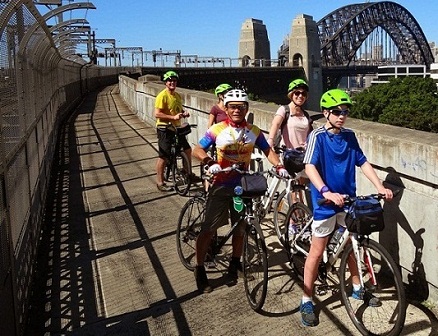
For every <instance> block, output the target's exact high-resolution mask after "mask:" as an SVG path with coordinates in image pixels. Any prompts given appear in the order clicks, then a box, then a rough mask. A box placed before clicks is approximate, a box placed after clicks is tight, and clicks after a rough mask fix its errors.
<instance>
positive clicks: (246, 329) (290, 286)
mask: <svg viewBox="0 0 438 336" xmlns="http://www.w3.org/2000/svg"><path fill="white" fill-rule="evenodd" d="M156 157H157V151H156V133H155V128H154V127H150V126H148V125H145V124H144V123H143V122H142V121H140V120H139V119H138V118H137V117H136V116H135V115H134V114H132V113H131V111H130V110H129V108H128V107H127V106H126V105H125V104H124V103H123V101H122V99H121V98H120V96H119V94H118V91H117V86H111V87H107V88H104V89H103V90H102V91H100V92H95V93H91V94H89V95H88V96H87V97H86V99H85V100H84V102H83V103H82V104H81V106H80V107H79V108H78V109H77V111H76V112H75V113H74V114H73V115H72V116H71V117H70V119H69V120H67V121H66V123H65V127H64V128H63V129H62V130H61V133H60V141H59V148H58V150H57V157H55V161H54V170H53V175H52V182H51V190H52V191H53V192H51V193H50V195H49V196H48V199H47V212H46V214H47V215H46V219H45V227H44V232H43V238H42V241H41V244H40V254H39V259H38V264H37V265H36V267H37V278H36V284H35V288H34V291H33V292H34V295H33V297H32V298H31V302H32V307H31V311H30V312H29V316H30V321H29V324H28V328H27V332H26V334H27V335H200V336H205V335H254V336H257V335H262V336H266V335H325V336H329V335H336V336H338V335H358V333H357V332H356V330H355V329H354V327H353V325H352V323H351V321H350V320H349V318H348V316H347V314H346V311H345V309H344V308H343V306H342V305H341V303H340V301H339V299H338V298H336V297H333V296H326V297H319V298H318V299H319V301H317V303H318V308H319V309H320V321H321V322H320V324H319V326H318V327H315V328H304V327H302V326H301V323H300V315H299V313H298V304H299V300H300V298H301V295H302V283H301V281H299V280H298V279H297V278H295V276H294V275H293V273H292V272H290V270H289V268H288V267H287V264H286V263H285V254H284V253H283V251H282V249H281V248H280V245H279V244H278V242H277V241H276V240H275V239H273V238H271V239H269V262H270V273H269V275H270V282H269V287H268V297H267V300H266V303H265V306H264V307H263V311H262V312H261V313H260V314H259V313H255V312H254V311H252V310H251V308H250V307H249V305H248V303H247V301H246V297H245V294H244V288H243V283H242V282H241V281H239V282H238V284H237V285H235V286H232V287H228V286H227V285H225V282H224V277H223V275H224V274H225V269H226V263H225V264H221V263H220V264H219V265H218V267H217V268H216V269H213V270H210V272H209V277H210V278H211V279H212V283H213V285H214V287H215V289H214V291H213V292H212V293H210V294H204V295H199V294H198V293H197V292H196V286H195V281H194V278H193V274H192V272H190V271H188V270H187V269H185V268H184V267H183V265H182V264H181V262H180V261H179V258H178V254H177V251H176V244H175V229H176V223H177V219H178V215H179V212H180V209H181V207H182V205H183V204H184V203H185V202H186V201H187V198H186V197H181V196H178V195H176V194H175V193H161V192H159V191H158V190H157V189H156V187H155V162H156ZM194 164H196V163H194ZM271 224H272V223H270V222H269V220H266V223H265V226H264V229H265V230H266V235H272V234H273V231H272V229H273V228H272V225H271ZM402 335H438V323H437V320H436V318H435V316H434V315H433V313H432V312H430V311H428V310H427V309H425V308H423V307H422V306H421V305H418V304H414V303H411V304H410V305H409V306H408V312H407V319H406V326H405V328H404V331H403V333H402Z"/></svg>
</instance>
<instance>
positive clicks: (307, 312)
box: [300, 301, 319, 327]
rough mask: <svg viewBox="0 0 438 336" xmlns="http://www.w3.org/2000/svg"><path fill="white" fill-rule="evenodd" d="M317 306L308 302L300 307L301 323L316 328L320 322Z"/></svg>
mask: <svg viewBox="0 0 438 336" xmlns="http://www.w3.org/2000/svg"><path fill="white" fill-rule="evenodd" d="M314 310H315V306H314V305H313V303H312V302H310V301H308V302H306V303H301V305H300V313H301V322H302V323H303V325H304V326H306V327H314V326H316V325H317V324H318V323H319V321H318V318H317V317H316V315H315V312H314Z"/></svg>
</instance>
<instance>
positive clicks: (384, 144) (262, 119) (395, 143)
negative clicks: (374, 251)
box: [119, 76, 438, 302]
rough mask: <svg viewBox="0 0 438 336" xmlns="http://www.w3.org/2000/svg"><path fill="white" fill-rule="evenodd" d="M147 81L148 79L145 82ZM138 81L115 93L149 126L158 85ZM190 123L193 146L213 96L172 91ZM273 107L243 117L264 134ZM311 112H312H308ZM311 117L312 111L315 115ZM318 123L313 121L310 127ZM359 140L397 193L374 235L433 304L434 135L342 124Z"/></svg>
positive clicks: (368, 187) (436, 296)
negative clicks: (383, 228)
mask: <svg viewBox="0 0 438 336" xmlns="http://www.w3.org/2000/svg"><path fill="white" fill-rule="evenodd" d="M149 79H150V78H149ZM144 80H145V78H144V77H143V78H140V79H139V80H138V81H137V80H133V79H130V78H127V77H125V76H120V77H119V85H120V93H121V95H122V97H123V99H124V100H125V101H126V103H127V104H128V105H129V106H130V107H131V109H132V110H133V111H134V112H135V113H137V115H138V116H139V117H140V118H141V119H142V120H144V121H145V122H146V123H147V124H150V125H153V124H154V123H155V117H154V101H155V96H156V95H157V94H158V92H160V91H161V90H162V89H163V88H164V86H163V83H161V82H159V79H158V78H156V80H157V81H144ZM178 92H179V93H180V94H181V96H182V98H183V102H184V105H185V109H186V110H187V111H189V112H190V113H191V117H190V119H189V122H190V123H196V124H198V129H196V130H194V132H192V133H191V134H190V135H189V142H191V143H193V144H195V143H197V141H198V139H199V137H200V136H201V135H202V134H203V133H204V132H205V130H206V126H207V120H208V112H209V111H210V108H211V106H212V105H213V104H215V103H216V97H215V96H214V95H213V94H209V93H205V92H199V91H193V90H187V89H182V88H178ZM276 110H277V106H276V105H275V104H266V103H259V102H251V103H250V113H252V114H253V115H252V116H251V115H249V118H251V117H253V118H254V124H256V125H258V126H259V127H260V128H262V129H263V130H269V127H270V124H271V121H272V118H273V114H274V112H275V111H276ZM311 113H312V112H311ZM315 113H316V112H315ZM322 123H324V120H323V119H320V120H317V121H316V122H315V126H319V125H321V124H322ZM346 126H347V127H348V128H351V129H353V130H354V131H355V132H356V135H357V137H358V139H359V143H360V144H361V146H362V149H363V150H364V152H365V154H366V155H367V157H368V160H369V161H370V162H371V163H372V164H373V165H374V167H375V168H376V171H377V173H378V175H379V177H380V178H381V179H382V180H383V181H385V184H387V185H388V186H389V187H390V188H392V189H400V190H401V192H400V194H399V195H398V196H397V197H396V198H395V199H394V200H393V201H392V202H388V203H386V204H385V205H384V209H385V222H386V228H385V230H384V231H382V232H380V233H375V234H374V235H373V238H375V239H376V240H379V241H380V242H381V243H382V244H383V245H384V246H385V247H386V248H387V249H388V251H389V252H390V254H391V255H392V256H393V257H394V259H395V260H396V262H397V263H398V264H399V265H400V266H401V269H402V273H403V278H404V281H405V283H406V284H407V286H408V289H409V290H412V291H413V293H414V294H416V295H417V296H418V297H419V299H421V300H426V299H428V300H431V301H432V302H437V301H438V268H437V267H436V266H435V262H434V258H435V256H436V255H435V253H437V249H438V243H437V238H438V234H437V233H438V229H437V228H436V220H437V218H438V206H437V205H438V202H437V200H438V191H437V185H438V134H432V133H426V132H420V131H414V130H410V129H406V128H401V127H395V126H389V125H383V124H378V123H373V122H367V121H363V120H357V119H353V118H351V119H349V120H348V121H347V125H346ZM371 192H375V190H374V187H373V186H372V184H371V183H370V182H369V181H368V180H367V179H366V178H365V177H364V176H363V175H362V174H361V173H360V170H359V173H358V194H365V193H371Z"/></svg>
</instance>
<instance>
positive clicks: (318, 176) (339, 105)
mask: <svg viewBox="0 0 438 336" xmlns="http://www.w3.org/2000/svg"><path fill="white" fill-rule="evenodd" d="M320 105H321V110H322V112H323V114H324V116H325V118H326V120H327V122H326V123H325V125H324V126H322V127H319V128H317V129H315V130H313V131H312V133H311V134H310V135H309V138H308V141H307V151H306V155H305V157H304V163H305V166H306V174H307V176H308V177H309V179H310V181H311V194H312V204H313V217H314V221H313V224H312V244H311V245H310V251H309V255H308V257H307V259H306V263H305V265H304V294H303V298H302V301H301V305H300V312H301V318H302V323H303V324H304V325H305V326H315V325H317V324H318V323H319V321H318V317H317V316H316V315H315V312H314V305H313V303H312V296H313V288H314V283H315V280H316V277H317V274H318V265H319V262H320V260H321V258H322V255H323V253H324V250H325V247H326V245H327V242H328V239H329V237H330V234H331V233H332V232H333V230H334V229H335V226H336V223H338V224H339V225H343V226H345V215H346V213H345V211H344V197H343V195H350V196H355V195H356V167H360V169H361V170H362V172H363V174H364V175H365V176H366V177H367V178H368V179H369V180H370V181H371V183H372V184H373V185H374V186H375V188H376V190H377V192H378V193H380V194H383V195H385V198H386V199H387V200H391V199H392V196H393V195H392V191H391V190H390V189H386V188H385V187H384V186H383V184H382V182H381V181H380V179H379V178H378V176H377V174H376V172H375V171H374V168H373V167H372V166H371V164H370V163H369V162H368V161H367V158H366V157H365V155H364V153H363V152H362V149H361V148H360V146H359V143H358V141H357V138H356V135H355V134H354V132H353V131H352V130H350V129H346V128H344V127H343V126H344V123H345V121H346V120H347V116H348V113H349V110H348V109H349V108H350V107H351V106H352V102H351V99H350V97H349V95H348V94H347V93H346V92H344V91H342V90H339V89H333V90H329V91H327V92H326V93H324V94H323V95H322V97H321V102H320ZM324 198H325V199H327V200H329V201H330V202H328V203H324V204H322V205H319V204H318V200H320V199H324ZM349 268H350V270H351V273H352V281H353V294H352V297H353V298H355V299H358V300H363V298H364V289H363V288H361V287H360V285H359V278H358V272H357V266H355V262H354V260H352V264H351V265H350V262H349ZM354 270H356V272H354ZM353 273H355V274H353ZM368 305H369V306H380V305H381V303H380V301H379V300H378V299H377V298H376V297H374V296H372V295H371V299H370V300H369V301H368Z"/></svg>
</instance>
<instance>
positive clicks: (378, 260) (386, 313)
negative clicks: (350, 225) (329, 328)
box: [339, 239, 406, 336]
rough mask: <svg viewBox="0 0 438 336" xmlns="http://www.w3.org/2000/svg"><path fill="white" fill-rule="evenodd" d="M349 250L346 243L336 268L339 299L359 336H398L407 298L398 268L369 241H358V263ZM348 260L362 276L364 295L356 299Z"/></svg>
mask: <svg viewBox="0 0 438 336" xmlns="http://www.w3.org/2000/svg"><path fill="white" fill-rule="evenodd" d="M352 251H353V246H352V244H348V245H347V246H346V248H345V251H344V252H343V256H342V259H341V265H340V268H339V276H340V290H341V297H342V301H343V303H344V305H345V308H346V309H347V312H348V315H349V316H350V318H351V320H352V321H353V323H354V325H355V326H356V328H357V329H358V330H359V331H360V332H361V334H362V335H386V336H395V335H399V334H400V332H401V331H402V328H403V325H404V322H405V317H406V297H405V291H404V287H403V282H402V278H401V275H400V271H399V269H398V266H397V265H396V263H395V262H394V260H393V259H392V258H391V256H390V255H389V253H388V252H387V251H386V249H385V248H384V247H383V246H382V245H380V244H379V243H377V242H375V241H373V240H371V239H364V240H363V241H361V242H360V244H359V255H360V262H359V263H357V262H356V258H355V257H353V254H352ZM350 255H351V256H350ZM349 258H351V259H353V262H355V263H356V264H357V265H358V266H355V268H359V272H361V274H362V277H363V284H364V292H362V293H361V295H359V297H358V296H357V294H356V295H353V296H352V284H351V272H350V269H349V265H348V264H349V263H348V259H349ZM351 259H350V263H351V264H353V262H351Z"/></svg>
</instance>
